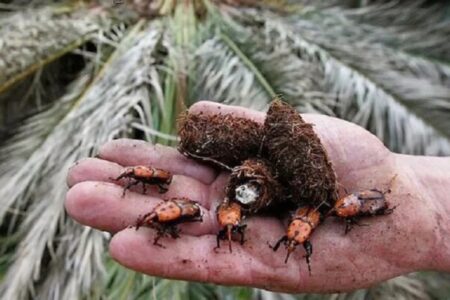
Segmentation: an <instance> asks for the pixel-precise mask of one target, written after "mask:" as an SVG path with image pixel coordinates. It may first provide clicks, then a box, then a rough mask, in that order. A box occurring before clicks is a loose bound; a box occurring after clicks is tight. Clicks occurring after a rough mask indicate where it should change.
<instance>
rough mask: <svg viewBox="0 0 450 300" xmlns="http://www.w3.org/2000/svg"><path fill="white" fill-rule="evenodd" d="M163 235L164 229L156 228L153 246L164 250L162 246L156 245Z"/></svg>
mask: <svg viewBox="0 0 450 300" xmlns="http://www.w3.org/2000/svg"><path fill="white" fill-rule="evenodd" d="M164 235H165V231H164V229H162V228H158V229H157V231H156V236H155V238H154V239H153V245H156V246H158V247H161V248H166V247H165V246H164V245H162V244H160V243H158V241H159V239H160V238H162V237H163V236H164Z"/></svg>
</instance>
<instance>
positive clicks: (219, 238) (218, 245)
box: [214, 228, 226, 250]
mask: <svg viewBox="0 0 450 300" xmlns="http://www.w3.org/2000/svg"><path fill="white" fill-rule="evenodd" d="M225 232H226V230H225V228H224V229H221V230H220V231H219V233H218V234H217V235H216V242H217V246H216V247H215V248H214V250H216V249H219V248H220V240H223V239H224V238H225Z"/></svg>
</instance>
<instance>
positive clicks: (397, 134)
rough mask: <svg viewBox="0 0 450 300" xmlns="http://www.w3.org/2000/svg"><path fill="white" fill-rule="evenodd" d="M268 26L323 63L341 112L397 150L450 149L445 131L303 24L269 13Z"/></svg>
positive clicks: (302, 54) (327, 84)
mask: <svg viewBox="0 0 450 300" xmlns="http://www.w3.org/2000/svg"><path fill="white" fill-rule="evenodd" d="M265 28H266V29H265V30H267V31H268V35H270V36H272V41H273V42H274V43H284V44H289V46H290V49H291V51H293V52H294V53H296V54H297V55H298V56H299V57H301V58H302V59H304V60H307V61H310V62H316V63H317V64H319V65H320V66H321V67H322V69H323V70H324V74H325V76H324V81H325V91H326V92H328V93H333V94H334V95H335V97H336V98H337V99H338V103H337V104H336V105H337V109H336V114H337V116H339V117H341V118H344V119H347V120H350V121H352V122H354V123H357V124H359V125H361V126H363V127H365V128H367V129H369V130H371V131H372V132H373V133H374V134H376V135H377V136H378V137H380V138H381V139H382V140H384V141H385V143H386V144H387V145H388V146H389V147H390V148H391V149H392V150H394V151H398V152H402V153H412V154H419V153H423V154H430V155H432V154H441V155H443V154H448V153H450V152H449V151H450V142H449V140H448V139H447V138H446V137H445V136H443V135H442V133H440V132H438V131H437V130H436V129H435V128H433V127H432V126H431V125H430V124H428V123H426V122H424V119H422V118H419V117H418V116H417V115H416V114H415V113H413V112H412V111H410V110H409V109H408V107H407V106H405V105H404V104H403V103H402V102H401V101H399V99H397V98H395V95H393V94H391V93H389V90H388V89H387V88H386V87H383V86H382V85H381V84H379V83H378V82H376V81H374V80H373V79H372V78H370V77H368V75H366V74H364V73H363V72H361V71H360V70H358V69H355V68H353V67H352V65H349V64H347V63H346V62H345V60H343V59H341V57H336V56H334V55H333V53H332V52H330V51H327V49H325V48H324V47H322V46H321V45H320V44H318V43H315V42H314V40H309V39H306V38H305V37H304V35H303V31H302V29H301V27H296V26H295V24H288V23H286V22H284V21H283V20H280V19H278V20H277V19H276V17H274V16H267V20H266V22H265ZM438 100H439V99H438ZM412 128H414V130H411V129H412Z"/></svg>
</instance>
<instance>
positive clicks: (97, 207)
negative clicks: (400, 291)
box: [66, 101, 438, 293]
mask: <svg viewBox="0 0 450 300" xmlns="http://www.w3.org/2000/svg"><path fill="white" fill-rule="evenodd" d="M190 111H191V112H193V113H198V112H203V113H219V112H220V113H232V114H235V115H239V116H243V117H247V118H250V119H253V120H256V121H258V122H263V120H264V114H263V113H260V112H255V111H251V110H248V109H244V108H241V107H232V106H225V105H220V104H217V103H212V102H206V101H202V102H198V103H197V104H195V105H193V106H192V107H191V108H190ZM303 117H304V119H305V120H306V121H307V122H310V123H312V124H314V129H315V131H316V133H317V134H318V135H319V137H320V138H321V141H322V142H323V143H324V145H325V148H326V149H327V151H328V154H329V157H330V159H331V161H332V162H333V165H334V168H335V171H336V173H337V177H338V181H339V183H340V184H341V185H342V186H343V187H345V189H346V190H348V191H350V192H352V191H358V190H364V189H370V188H378V189H386V188H388V184H389V181H390V180H391V178H392V177H393V176H394V175H397V177H396V179H395V181H394V182H393V185H392V192H391V193H390V194H388V195H387V199H388V201H389V203H390V205H391V206H397V208H396V209H395V210H394V212H393V213H392V214H390V215H386V216H379V217H373V218H364V219H362V220H361V222H362V223H364V224H367V225H368V226H361V227H358V226H356V227H354V228H353V230H352V231H351V232H350V233H348V234H347V235H344V228H345V225H344V222H343V221H341V220H336V219H335V218H333V217H329V218H327V219H326V220H325V222H324V223H323V224H322V225H321V226H319V227H318V228H317V229H316V231H315V232H314V233H313V236H312V238H311V243H312V245H313V254H312V257H311V265H312V275H311V276H310V275H309V274H308V268H307V266H306V263H305V261H304V258H303V255H304V250H303V247H301V246H298V247H297V250H296V251H295V252H294V253H293V254H292V255H291V257H290V259H289V262H288V263H287V264H285V263H284V258H285V254H286V252H285V249H284V247H280V249H279V250H278V251H277V252H273V250H272V249H271V248H270V247H269V244H271V245H273V244H274V243H275V242H276V241H277V240H278V239H279V238H280V237H281V236H283V235H284V233H285V227H286V222H282V221H281V220H278V219H276V218H274V217H257V216H252V217H250V218H248V219H247V221H246V223H247V224H248V226H247V230H246V233H245V234H246V242H245V243H244V245H242V246H241V245H240V244H239V243H237V242H234V243H233V252H232V253H229V251H228V247H227V246H226V245H223V247H222V248H220V249H219V250H218V251H217V250H216V251H214V247H215V246H216V234H217V232H218V231H219V228H218V225H217V221H216V216H215V209H216V207H217V205H218V203H219V202H220V201H221V200H222V199H223V197H224V186H225V184H226V182H227V177H228V173H226V172H222V173H219V174H218V173H216V172H215V171H214V170H212V169H211V168H209V167H208V166H205V165H201V164H198V163H196V162H195V161H192V160H189V159H187V158H185V157H183V156H182V155H181V154H179V153H178V152H177V151H176V150H175V149H173V148H168V147H164V146H152V145H149V144H147V143H144V142H141V141H135V140H116V141H112V142H110V143H107V144H106V145H104V146H103V147H102V148H101V149H100V152H99V155H98V158H87V159H84V160H82V161H80V162H78V163H77V164H75V165H74V166H73V167H72V168H71V170H70V171H69V175H68V185H69V186H70V190H69V192H68V194H67V199H66V210H67V212H68V213H69V215H71V216H72V217H73V218H74V219H75V220H77V221H78V222H80V223H82V224H85V225H88V226H91V227H94V228H97V229H100V230H105V231H109V232H112V233H114V236H113V238H112V240H111V243H110V253H111V255H112V257H113V258H114V259H116V260H117V261H118V262H119V263H121V264H122V265H124V266H126V267H129V268H131V269H134V270H137V271H139V272H143V273H146V274H149V275H156V276H160V277H166V278H174V279H182V280H193V281H202V282H212V283H218V284H225V285H241V286H253V287H259V288H264V289H268V290H273V291H282V292H320V293H328V292H342V291H350V290H354V289H357V288H363V287H368V286H370V285H373V284H374V283H376V282H379V281H382V280H386V279H388V278H391V277H394V276H397V275H400V274H404V273H408V272H411V271H415V270H420V269H428V268H433V267H434V266H435V262H434V261H433V253H434V252H435V250H436V247H437V246H436V245H437V243H436V239H437V238H436V236H437V235H438V232H437V230H438V229H436V228H437V227H438V226H437V224H436V221H435V218H434V214H435V212H436V210H437V208H436V207H435V205H434V204H433V202H432V201H431V200H430V199H428V197H426V196H423V195H424V194H425V193H424V192H423V191H421V190H420V188H416V186H420V185H417V184H416V182H415V181H416V179H415V177H414V174H413V171H412V170H411V168H410V167H408V166H407V165H406V164H405V163H404V160H403V158H402V156H401V155H396V154H393V153H391V152H390V151H388V150H387V149H386V148H385V147H384V145H383V144H382V143H381V142H380V141H379V140H378V139H377V138H376V137H375V136H373V135H371V134H370V133H368V132H367V131H365V130H364V129H362V128H360V127H358V126H356V125H354V124H351V123H348V122H345V121H342V120H338V119H334V118H330V117H326V116H319V115H304V116H303ZM134 165H151V166H153V167H157V168H163V169H166V170H168V171H171V172H172V173H174V174H175V176H174V179H173V182H172V184H171V185H170V188H169V191H168V192H167V193H166V194H163V195H161V194H158V192H157V189H156V188H155V189H154V188H151V191H147V194H146V195H143V194H142V193H141V192H142V191H141V190H140V189H139V188H136V189H134V190H131V191H127V192H126V195H125V197H123V198H122V187H121V186H120V185H119V183H118V182H115V181H114V180H112V179H111V178H115V177H117V176H118V175H119V174H120V173H121V172H122V171H123V170H124V168H123V167H124V166H134ZM120 184H121V185H124V184H126V181H121V182H120ZM341 192H342V191H341ZM342 194H343V192H342ZM171 197H188V198H190V199H192V200H196V201H198V202H199V203H200V204H201V205H202V211H203V214H204V216H203V222H202V223H191V224H183V225H181V226H180V228H181V230H182V235H181V238H179V239H176V240H174V239H171V238H162V239H161V240H160V243H162V244H164V246H165V247H166V248H161V247H157V246H154V245H153V238H154V236H155V232H154V231H153V230H152V229H149V228H140V229H139V230H138V231H136V230H135V229H134V228H130V225H134V224H135V222H136V219H137V218H138V217H139V216H140V215H143V214H145V213H147V212H149V211H151V210H152V208H153V207H154V206H155V205H156V204H157V203H159V202H160V201H161V199H162V198H164V199H166V198H171Z"/></svg>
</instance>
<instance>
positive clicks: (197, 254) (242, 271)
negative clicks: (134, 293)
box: [110, 229, 298, 289]
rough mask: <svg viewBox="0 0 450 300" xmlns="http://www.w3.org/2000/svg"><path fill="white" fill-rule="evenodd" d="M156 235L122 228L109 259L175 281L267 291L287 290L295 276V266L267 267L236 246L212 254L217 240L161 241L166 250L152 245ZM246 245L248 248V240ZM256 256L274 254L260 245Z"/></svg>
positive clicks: (280, 261) (208, 236)
mask: <svg viewBox="0 0 450 300" xmlns="http://www.w3.org/2000/svg"><path fill="white" fill-rule="evenodd" d="M154 237H155V232H154V231H152V230H148V229H143V230H138V231H134V230H129V229H125V230H123V231H121V232H119V233H118V234H116V235H115V236H114V237H113V239H112V241H111V244H110V253H111V255H112V257H113V258H114V259H115V260H117V261H118V262H119V263H121V264H122V265H124V266H126V267H128V268H131V269H134V270H137V271H139V272H143V273H146V274H148V275H152V276H159V277H165V278H172V279H178V280H189V281H199V282H208V283H217V284H223V285H240V286H253V287H255V286H256V287H262V288H268V289H274V288H275V283H276V286H277V288H280V287H283V288H287V284H286V283H290V285H291V286H290V288H292V283H293V282H294V280H293V279H294V278H297V276H298V266H297V265H296V264H290V265H286V264H284V263H283V259H280V260H279V264H278V265H277V267H275V268H274V267H273V265H268V264H265V263H264V262H262V260H260V259H258V257H255V256H254V251H248V250H246V249H245V248H244V247H241V246H240V245H239V244H238V243H234V244H233V253H229V252H228V249H227V247H223V248H224V249H222V248H221V249H219V251H217V252H215V251H214V248H215V246H216V237H215V236H214V235H203V236H199V237H192V236H186V235H182V236H181V237H180V238H178V239H176V240H174V239H172V238H167V237H166V238H161V239H160V240H159V243H161V244H162V245H163V246H164V247H165V248H161V247H158V246H155V245H153V240H154ZM246 246H247V247H249V246H251V245H250V244H249V242H248V241H247V243H246ZM259 246H260V247H258V249H257V251H258V252H259V255H261V254H265V255H267V257H273V256H274V254H273V251H272V250H271V249H270V248H269V247H268V246H267V245H266V244H262V243H261V244H260V245H259Z"/></svg>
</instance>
